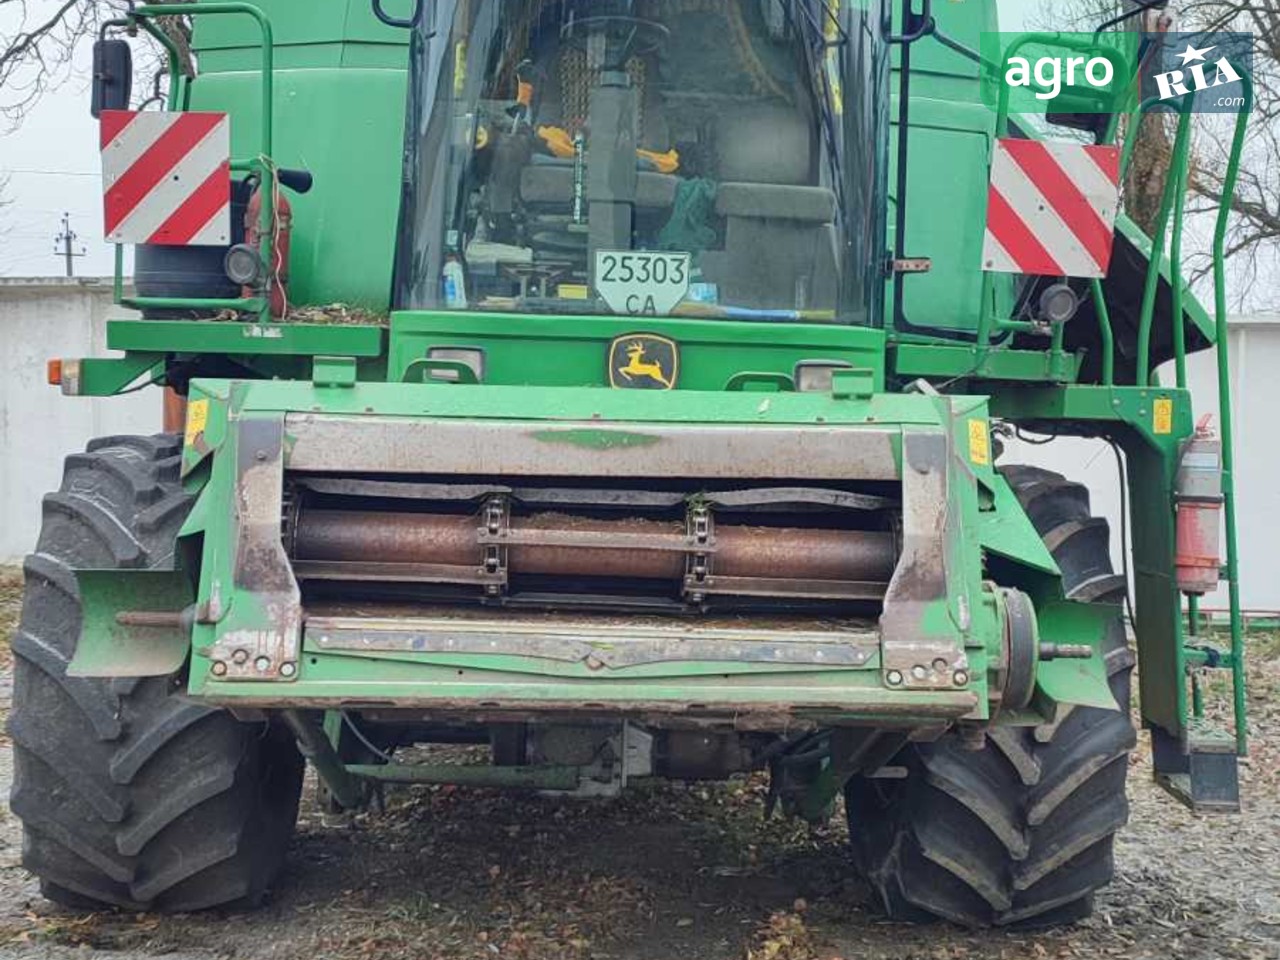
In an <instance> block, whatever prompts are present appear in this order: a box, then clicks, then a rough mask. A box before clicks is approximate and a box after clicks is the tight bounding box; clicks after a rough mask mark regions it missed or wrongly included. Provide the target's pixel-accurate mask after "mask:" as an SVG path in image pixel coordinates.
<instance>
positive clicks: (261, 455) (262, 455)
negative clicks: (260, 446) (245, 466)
mask: <svg viewBox="0 0 1280 960" xmlns="http://www.w3.org/2000/svg"><path fill="white" fill-rule="evenodd" d="M253 458H254V459H255V460H257V461H258V462H259V463H261V462H262V461H263V460H266V459H267V451H265V450H258V451H257V452H255V453H254V455H253Z"/></svg>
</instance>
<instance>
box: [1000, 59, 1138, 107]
mask: <svg viewBox="0 0 1280 960" xmlns="http://www.w3.org/2000/svg"><path fill="white" fill-rule="evenodd" d="M1007 66H1008V69H1007V70H1006V71H1005V74H1004V82H1005V83H1007V84H1008V85H1009V86H1011V87H1027V88H1031V87H1032V81H1033V80H1034V81H1035V85H1036V86H1038V87H1040V90H1039V91H1038V92H1037V93H1036V95H1035V96H1036V99H1037V100H1054V99H1056V98H1057V96H1058V94H1060V93H1061V92H1062V81H1063V79H1064V78H1065V79H1066V82H1067V86H1069V87H1074V86H1077V85H1078V84H1077V83H1076V78H1077V76H1078V77H1080V78H1082V79H1084V80H1085V81H1087V82H1088V84H1089V85H1090V86H1091V87H1097V88H1099V89H1102V90H1105V89H1106V88H1108V87H1109V86H1111V81H1112V80H1113V79H1115V75H1116V69H1115V67H1114V66H1112V64H1111V61H1110V60H1108V59H1107V58H1106V57H1039V58H1037V60H1036V62H1035V66H1034V67H1033V66H1032V64H1031V60H1030V58H1028V57H1010V58H1009V62H1008V65H1007ZM1077 71H1079V72H1078V73H1077Z"/></svg>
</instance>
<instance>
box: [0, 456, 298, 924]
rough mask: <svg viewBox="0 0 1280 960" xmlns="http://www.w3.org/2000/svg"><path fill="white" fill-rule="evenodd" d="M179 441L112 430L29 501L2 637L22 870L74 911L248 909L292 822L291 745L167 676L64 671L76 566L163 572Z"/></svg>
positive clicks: (72, 639) (271, 872) (182, 496)
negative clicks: (28, 546) (20, 573)
mask: <svg viewBox="0 0 1280 960" xmlns="http://www.w3.org/2000/svg"><path fill="white" fill-rule="evenodd" d="M181 449H182V444H181V440H180V439H179V438H176V437H171V436H157V437H109V438H105V439H102V440H97V441H95V442H93V443H91V444H90V445H89V448H88V451H87V452H86V453H83V454H76V455H74V456H71V457H68V458H67V461H66V468H65V473H64V477H63V481H62V486H61V488H60V490H59V491H58V492H57V493H51V494H49V495H48V496H47V497H46V498H45V501H44V508H43V526H42V529H41V532H40V539H39V542H38V545H37V548H36V552H35V553H34V554H32V555H31V556H30V557H28V558H27V561H26V590H25V593H24V597H23V606H22V619H21V622H20V625H19V628H18V632H17V634H16V635H15V637H14V640H13V650H14V653H15V654H16V658H15V660H16V662H15V667H14V693H13V710H12V713H11V714H10V718H9V734H10V736H11V737H12V738H13V743H14V766H15V771H14V782H13V791H12V794H11V796H10V805H11V807H12V809H13V812H14V814H16V815H17V816H18V817H19V818H20V819H21V820H22V823H23V828H24V834H23V849H22V862H23V865H24V866H26V868H27V869H28V870H30V871H31V872H32V873H34V874H35V875H36V876H38V877H39V878H40V881H41V888H42V890H43V892H44V894H45V896H47V897H48V898H49V899H51V900H55V901H58V902H60V903H63V904H65V905H68V906H72V907H75V908H78V909H80V908H86V907H101V906H102V905H110V906H115V907H120V908H123V909H126V910H149V911H165V912H177V911H188V910H198V909H203V908H206V907H214V906H223V905H228V904H234V903H247V904H253V903H256V902H257V901H258V900H260V899H261V898H262V896H263V894H264V893H265V891H266V889H267V887H268V885H269V884H270V882H271V880H272V879H273V878H274V876H275V874H276V873H277V871H278V870H279V868H280V865H281V863H282V861H283V858H284V853H285V850H286V848H287V846H288V843H289V838H290V836H291V834H292V832H293V827H294V822H295V820H296V818H297V809H298V797H299V794H300V792H301V788H302V772H303V763H302V758H301V757H300V756H299V754H298V752H297V750H296V748H295V746H294V744H293V741H292V738H290V737H289V736H288V735H287V734H285V733H282V732H281V731H279V730H277V729H275V728H274V727H272V726H270V725H267V724H263V723H256V724H245V723H239V722H237V721H236V720H235V719H234V718H233V717H232V716H231V715H230V714H229V713H226V712H225V711H222V710H215V709H211V708H209V707H206V706H203V705H201V704H199V703H195V702H193V701H191V700H189V699H186V698H185V697H183V696H182V689H181V688H182V683H181V679H180V678H179V677H172V678H171V677H158V678H147V679H141V680H138V679H129V680H90V679H82V678H76V677H70V676H68V675H67V665H68V664H69V662H70V660H71V658H72V656H73V655H74V653H75V646H76V642H77V639H78V637H79V634H80V614H81V611H80V598H79V593H78V590H77V586H76V578H75V574H74V571H75V570H76V569H155V568H171V567H172V565H173V555H174V549H175V544H176V540H177V534H178V530H179V528H180V527H181V525H182V522H183V520H184V519H185V517H186V515H187V513H188V511H189V510H190V508H191V497H190V496H189V495H188V494H186V493H185V492H184V491H183V489H182V484H181V482H180V480H179V477H178V470H179V464H180V460H179V457H180V453H181Z"/></svg>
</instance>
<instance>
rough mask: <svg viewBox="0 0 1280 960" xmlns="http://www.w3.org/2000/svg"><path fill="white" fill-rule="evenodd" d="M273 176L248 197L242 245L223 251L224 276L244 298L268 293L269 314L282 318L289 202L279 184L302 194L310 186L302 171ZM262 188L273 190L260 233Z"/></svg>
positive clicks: (290, 224)
mask: <svg viewBox="0 0 1280 960" xmlns="http://www.w3.org/2000/svg"><path fill="white" fill-rule="evenodd" d="M274 173H275V176H274V178H273V179H272V180H270V181H268V182H267V183H266V184H261V183H260V184H258V186H257V187H256V188H255V189H254V191H253V196H251V197H250V198H249V205H248V207H247V209H246V210H245V215H244V239H245V242H244V244H243V245H237V246H235V247H232V248H231V251H230V252H229V253H228V254H227V275H228V276H229V277H231V279H232V280H233V281H235V282H237V283H240V284H241V285H242V286H243V293H242V295H243V296H244V297H246V298H249V297H256V296H261V295H262V294H263V292H264V291H267V292H269V295H270V298H271V315H272V316H273V317H275V318H276V319H278V320H279V319H283V318H284V317H285V315H286V314H287V313H288V312H289V259H290V252H291V247H292V241H293V205H292V204H290V203H289V199H288V198H287V197H286V196H285V195H284V192H283V191H282V190H281V189H280V188H281V187H288V188H289V189H290V190H293V191H294V192H295V193H299V194H303V193H306V192H308V191H309V190H310V189H311V185H312V178H311V174H310V173H309V172H307V171H306V170H279V169H277V170H275V171H274ZM264 190H271V191H273V197H274V201H275V202H274V208H275V214H274V216H273V217H272V220H271V224H270V226H269V227H268V228H267V229H268V230H269V233H267V232H264V225H263V222H262V205H263V203H264V193H263V191H264ZM264 237H269V238H270V241H271V255H270V262H269V263H268V262H267V258H266V257H265V253H266V251H265V250H264V244H263V239H264Z"/></svg>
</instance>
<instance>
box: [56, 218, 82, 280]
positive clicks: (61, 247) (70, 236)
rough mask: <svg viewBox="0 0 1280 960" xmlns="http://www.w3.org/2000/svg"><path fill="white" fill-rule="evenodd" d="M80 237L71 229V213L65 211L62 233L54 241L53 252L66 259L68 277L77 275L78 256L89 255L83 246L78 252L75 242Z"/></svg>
mask: <svg viewBox="0 0 1280 960" xmlns="http://www.w3.org/2000/svg"><path fill="white" fill-rule="evenodd" d="M79 239H80V237H79V236H78V235H77V234H76V232H75V231H74V230H72V229H71V214H69V213H64V214H63V215H62V233H60V234H58V236H57V238H56V239H55V240H54V241H53V242H54V248H53V252H54V253H56V254H57V255H58V256H60V257H64V258H65V259H66V261H67V276H68V277H74V276H75V275H76V271H75V261H76V258H77V257H84V256H87V255H88V252H87V251H86V250H85V248H84V247H83V246H82V247H81V248H80V250H79V252H76V250H75V247H74V244H75V242H76V241H77V240H79Z"/></svg>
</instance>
